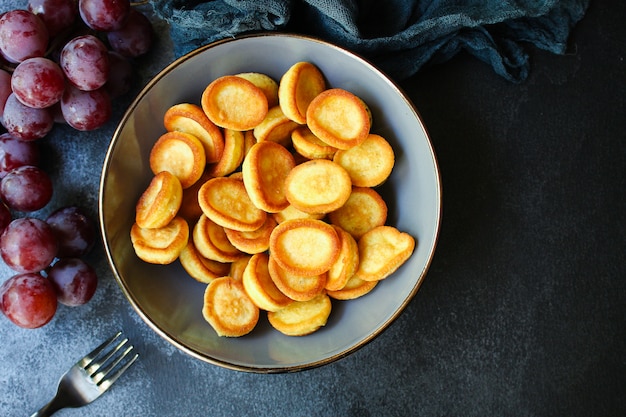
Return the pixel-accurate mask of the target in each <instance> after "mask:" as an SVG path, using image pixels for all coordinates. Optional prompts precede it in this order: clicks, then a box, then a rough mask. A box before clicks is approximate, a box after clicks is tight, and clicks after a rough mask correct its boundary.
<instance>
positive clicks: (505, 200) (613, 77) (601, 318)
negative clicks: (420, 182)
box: [0, 0, 626, 417]
mask: <svg viewBox="0 0 626 417" xmlns="http://www.w3.org/2000/svg"><path fill="white" fill-rule="evenodd" d="M625 16H626V5H625V3H624V2H622V1H621V0H608V1H604V2H598V1H593V2H592V3H591V6H590V9H589V11H588V13H587V16H586V17H585V18H584V19H583V21H582V22H581V23H580V24H579V25H578V26H577V28H576V29H575V31H574V33H573V36H572V39H571V43H570V47H569V49H570V51H571V53H569V54H567V55H566V56H554V55H550V54H547V53H544V52H538V51H533V52H532V54H531V59H532V69H531V74H530V77H529V79H528V80H527V81H526V82H524V83H522V84H520V85H514V84H511V83H508V82H506V81H504V80H503V79H502V78H501V77H499V76H497V75H495V74H494V73H493V72H492V71H491V69H490V68H489V67H487V66H486V65H484V64H482V63H480V62H477V61H476V60H474V59H472V58H469V57H467V56H459V57H457V58H455V59H454V60H453V61H451V62H449V63H446V64H444V65H441V66H436V67H431V68H428V69H425V70H423V71H422V72H421V73H420V74H418V75H417V76H415V77H414V78H412V79H410V80H407V81H405V82H402V86H403V87H404V88H405V89H406V91H407V92H408V93H409V95H410V96H411V98H412V99H413V100H414V102H415V104H416V106H417V107H418V109H419V111H420V113H421V114H422V116H423V119H424V122H425V124H426V126H427V128H428V130H429V132H430V134H431V137H432V141H433V144H434V147H435V150H436V152H437V154H438V158H439V162H440V166H441V171H442V178H443V187H444V193H443V196H444V205H443V206H444V215H443V223H442V229H441V236H440V243H439V246H438V248H437V252H436V255H435V258H434V261H433V264H432V267H431V270H430V272H429V274H428V276H427V278H426V280H425V282H424V284H423V286H422V287H421V289H420V291H419V292H418V294H417V295H416V297H415V298H414V300H413V301H412V302H411V303H410V305H409V306H408V307H407V309H406V310H405V312H404V313H403V314H402V315H401V316H400V318H399V319H398V320H397V321H396V322H395V323H394V324H393V325H392V326H391V327H390V328H389V329H388V330H387V331H385V332H384V333H383V334H382V335H381V336H380V337H379V338H377V339H375V340H374V341H373V342H372V343H370V344H369V345H367V346H365V347H364V348H363V349H361V350H359V351H357V352H356V353H354V354H353V355H351V356H349V357H347V358H345V359H342V360H340V361H338V362H336V363H334V364H331V365H328V366H325V367H322V368H318V369H313V370H310V371H306V372H300V373H295V374H279V375H257V374H247V373H241V372H234V371H229V370H225V369H221V368H218V367H215V366H212V365H209V364H205V363H202V362H200V361H198V360H195V359H193V358H191V357H189V356H186V355H184V354H182V353H180V352H178V351H176V350H175V349H174V348H173V347H171V346H169V345H168V344H167V343H166V342H165V341H163V340H161V339H160V338H159V337H157V336H156V335H154V333H153V332H152V331H151V330H150V329H149V328H148V327H147V325H145V324H144V323H143V322H142V321H141V320H140V319H139V318H138V317H137V315H136V314H135V313H134V312H133V311H132V309H131V308H130V306H129V305H128V303H127V302H126V301H125V300H124V299H123V295H122V294H121V291H120V290H119V289H118V288H117V286H116V284H115V282H114V280H113V278H112V276H111V274H110V273H109V272H108V271H107V269H106V268H107V267H106V262H105V261H104V259H103V254H102V252H101V251H96V253H95V254H94V255H93V256H92V258H93V260H94V262H96V263H97V265H98V267H99V269H100V270H101V271H104V272H102V276H101V285H100V287H99V290H98V293H97V295H96V298H95V299H94V301H93V303H91V304H90V305H89V306H85V307H84V308H80V309H76V310H70V309H68V308H64V309H61V310H60V312H59V315H58V316H57V317H56V318H55V320H54V321H53V322H52V323H50V325H48V326H46V327H44V328H42V329H39V330H36V331H26V330H20V329H16V328H15V327H14V326H12V325H11V324H10V323H8V322H7V320H6V319H4V318H0V319H1V320H0V340H1V342H0V343H1V344H2V345H1V346H2V348H1V349H2V350H1V351H0V369H1V371H0V415H8V416H18V415H28V414H29V413H30V412H32V411H34V410H35V409H36V408H37V407H38V406H40V405H43V403H44V402H45V401H46V400H47V399H48V397H50V396H51V395H52V394H53V392H54V384H55V383H56V381H57V379H58V377H59V376H60V374H61V372H62V371H63V370H64V369H65V368H67V367H68V366H69V365H70V364H71V363H73V362H74V361H75V360H76V359H77V358H78V357H80V356H81V355H82V354H84V353H85V352H87V351H88V350H90V348H92V347H93V346H95V344H97V342H98V341H99V340H100V339H103V338H104V337H105V336H107V335H108V334H109V333H112V332H113V331H114V330H116V329H117V328H118V327H123V328H124V329H125V330H126V332H127V333H129V334H130V335H131V337H132V338H133V339H134V341H135V344H136V345H138V347H139V349H140V351H141V354H142V356H141V359H140V361H139V362H138V364H137V365H136V366H135V367H134V368H133V369H132V371H131V372H130V373H129V374H128V375H127V376H125V377H124V378H122V379H121V380H120V381H119V382H118V384H116V386H115V387H114V388H113V389H112V390H111V392H109V393H107V395H105V396H104V397H102V398H101V399H99V400H98V401H97V402H96V403H94V404H92V405H91V406H89V407H86V408H83V409H76V410H64V411H62V412H59V413H58V415H59V416H104V415H116V416H137V415H146V416H204V415H211V416H227V415H234V416H355V417H357V416H358V417H365V416H415V415H422V416H585V417H587V416H616V417H617V416H624V415H626V281H625V278H626V263H625V260H626V259H625V250H626V222H625V221H624V219H623V217H624V213H626V201H625V199H624V192H625V190H626V187H625V186H626V184H625V182H626V180H625V179H626V117H625V116H626V107H625V103H626V64H625V62H624V58H625V54H626V30H625V29H624V25H623V19H624V17H625ZM160 48H163V49H161V50H159V51H160V52H161V53H165V52H166V50H167V48H168V45H167V43H166V42H163V43H162V44H160ZM149 70H150V69H148V70H146V71H149ZM118 117H119V115H118ZM113 128H114V124H111V125H110V126H108V127H107V128H105V129H104V131H101V132H99V133H97V134H90V135H81V136H77V135H73V134H72V133H71V132H68V131H66V130H63V129H61V130H57V132H56V133H55V135H54V136H53V137H52V138H50V139H49V140H48V141H47V142H46V145H45V146H47V147H48V149H50V151H51V153H52V154H53V155H56V156H57V157H59V158H60V160H59V161H60V162H61V164H62V166H63V167H64V168H62V169H61V171H60V172H59V173H57V174H55V175H56V177H57V178H58V180H59V181H62V182H63V185H62V186H61V185H60V186H59V187H60V189H61V190H63V191H60V193H63V192H67V193H68V194H65V195H64V194H61V196H59V197H57V198H58V199H59V201H60V202H63V201H73V200H76V201H80V199H82V198H83V197H86V198H87V200H86V202H85V204H87V205H88V206H89V207H90V209H91V210H92V211H95V209H96V203H95V200H94V198H95V194H94V192H95V191H94V190H97V181H98V171H97V170H98V169H99V166H98V165H99V164H100V161H101V160H102V158H103V157H104V152H105V151H106V146H107V135H108V134H110V133H112V131H113ZM72 152H74V153H72ZM88 161H95V162H93V164H89V163H88ZM81 181H86V182H87V183H86V184H83V183H82V182H81ZM70 193H71V194H70ZM82 334H84V338H83V339H80V338H79V336H80V335H82ZM31 368H35V369H37V370H39V372H41V376H39V377H36V378H33V377H31V376H29V373H28V372H29V370H30V369H31Z"/></svg>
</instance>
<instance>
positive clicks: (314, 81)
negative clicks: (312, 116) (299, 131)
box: [278, 62, 326, 125]
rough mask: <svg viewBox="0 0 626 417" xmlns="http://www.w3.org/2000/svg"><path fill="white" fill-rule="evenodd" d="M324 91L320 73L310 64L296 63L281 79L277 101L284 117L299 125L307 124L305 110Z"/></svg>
mask: <svg viewBox="0 0 626 417" xmlns="http://www.w3.org/2000/svg"><path fill="white" fill-rule="evenodd" d="M324 90H326V81H325V80H324V75H323V74H322V73H321V71H320V70H319V69H318V68H317V67H316V66H315V65H313V64H312V63H310V62H297V63H295V64H294V65H292V66H291V67H290V68H289V69H288V70H287V71H286V72H285V73H284V74H283V76H282V77H281V79H280V83H279V84H278V99H279V103H280V107H281V108H282V110H283V113H284V114H285V116H287V117H288V118H289V119H291V120H293V121H294V122H296V123H299V124H301V125H302V124H305V123H306V122H307V120H306V117H307V108H308V107H309V104H310V103H311V101H312V100H313V99H314V98H315V97H316V96H317V95H319V94H320V93H321V92H322V91H324Z"/></svg>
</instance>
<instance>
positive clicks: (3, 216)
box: [0, 201, 13, 234]
mask: <svg viewBox="0 0 626 417" xmlns="http://www.w3.org/2000/svg"><path fill="white" fill-rule="evenodd" d="M12 220H13V216H12V215H11V210H9V207H8V206H7V205H6V204H4V203H3V202H1V201H0V234H2V232H4V229H6V228H7V226H8V225H9V223H11V221H12Z"/></svg>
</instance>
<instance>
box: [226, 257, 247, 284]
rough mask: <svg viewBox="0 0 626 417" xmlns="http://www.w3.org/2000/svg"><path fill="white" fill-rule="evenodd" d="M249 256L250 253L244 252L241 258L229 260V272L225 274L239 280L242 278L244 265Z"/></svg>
mask: <svg viewBox="0 0 626 417" xmlns="http://www.w3.org/2000/svg"><path fill="white" fill-rule="evenodd" d="M251 258H252V255H248V254H245V255H244V256H242V257H241V258H239V259H237V260H235V261H233V262H231V263H230V272H229V273H228V274H226V275H228V276H231V277H233V278H234V279H236V280H237V281H241V280H242V279H243V272H244V271H245V269H246V266H248V262H250V259H251Z"/></svg>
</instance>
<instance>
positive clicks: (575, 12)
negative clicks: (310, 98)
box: [152, 0, 590, 82]
mask: <svg viewBox="0 0 626 417" xmlns="http://www.w3.org/2000/svg"><path fill="white" fill-rule="evenodd" d="M589 1H590V0H385V1H382V0H208V1H202V0H152V3H153V6H154V9H155V12H156V13H157V15H159V16H160V17H162V18H164V19H165V20H167V21H168V22H169V24H170V28H171V29H170V30H171V36H172V39H173V41H174V45H175V53H176V55H177V56H181V55H183V54H185V53H187V52H189V51H191V50H192V49H195V48H197V47H199V46H201V45H204V44H207V43H210V42H213V41H216V40H219V39H223V38H227V37H235V36H237V35H239V34H243V33H249V32H258V31H282V32H296V33H303V34H308V35H313V36H317V37H320V38H322V39H325V40H327V41H331V42H333V43H336V44H338V45H341V46H343V47H346V48H348V49H350V50H352V51H354V52H356V53H358V54H360V55H363V56H364V57H365V58H367V59H369V60H370V61H372V62H373V63H374V64H376V65H377V66H379V67H380V68H381V69H382V70H383V71H385V72H386V73H388V74H389V75H390V76H392V77H393V78H396V79H403V78H407V77H409V76H411V75H413V74H415V73H416V72H417V71H419V70H420V69H421V68H422V67H424V66H425V65H427V64H429V63H439V62H444V61H446V60H448V59H450V58H451V57H453V56H455V55H456V54H457V53H459V52H461V51H467V52H468V53H469V54H471V55H473V56H475V57H477V58H478V59H480V60H482V61H484V62H486V63H488V64H490V65H491V67H492V68H493V69H494V71H495V72H496V73H498V74H500V75H501V76H503V77H504V78H506V79H508V80H510V81H513V82H520V81H523V80H524V79H526V77H527V76H528V72H529V68H530V64H529V58H528V45H534V46H535V47H537V48H541V49H544V50H547V51H550V52H552V53H555V54H563V53H565V52H566V51H567V42H568V38H569V34H570V32H571V30H572V28H573V27H574V25H575V24H576V23H577V22H578V21H579V20H580V19H582V17H583V16H584V14H585V11H586V9H587V6H588V4H589Z"/></svg>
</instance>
